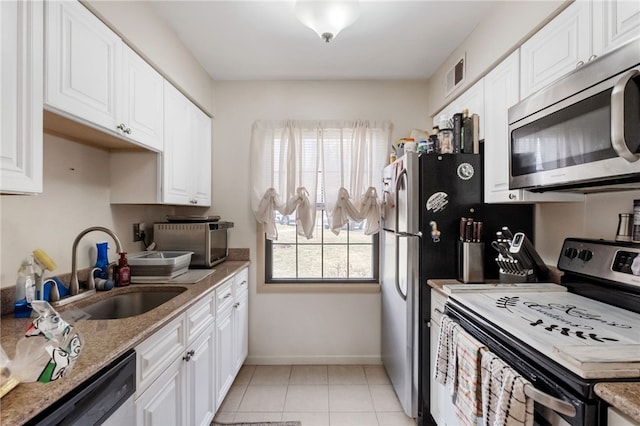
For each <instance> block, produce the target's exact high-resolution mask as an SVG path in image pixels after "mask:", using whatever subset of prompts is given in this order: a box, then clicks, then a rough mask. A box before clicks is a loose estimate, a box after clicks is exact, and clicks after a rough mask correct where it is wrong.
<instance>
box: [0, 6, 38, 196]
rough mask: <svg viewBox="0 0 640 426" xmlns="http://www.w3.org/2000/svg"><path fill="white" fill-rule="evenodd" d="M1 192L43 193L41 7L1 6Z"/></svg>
mask: <svg viewBox="0 0 640 426" xmlns="http://www.w3.org/2000/svg"><path fill="white" fill-rule="evenodd" d="M0 47H1V48H2V56H1V57H0V98H1V99H2V108H1V109H0V192H1V193H3V194H11V193H38V192H42V99H43V88H42V85H43V59H42V55H43V5H42V2H41V1H29V2H24V1H2V2H0Z"/></svg>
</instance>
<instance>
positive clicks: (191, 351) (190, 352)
mask: <svg viewBox="0 0 640 426" xmlns="http://www.w3.org/2000/svg"><path fill="white" fill-rule="evenodd" d="M195 354H196V351H195V350H194V349H191V350H190V351H187V353H186V355H185V356H183V357H182V359H183V360H185V361H187V362H189V361H191V358H192V357H193V356H194V355H195Z"/></svg>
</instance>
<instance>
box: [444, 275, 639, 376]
mask: <svg viewBox="0 0 640 426" xmlns="http://www.w3.org/2000/svg"><path fill="white" fill-rule="evenodd" d="M454 287H455V288H454ZM564 290H565V288H564V287H562V286H556V285H543V286H542V288H538V287H536V286H535V285H528V286H512V285H505V286H501V285H497V286H496V285H488V286H483V285H466V286H459V285H457V286H451V287H449V288H447V289H445V291H448V292H450V297H451V298H453V299H455V300H457V301H458V302H460V303H461V304H463V305H464V306H465V307H467V308H469V309H470V310H472V311H474V312H475V313H476V314H477V315H479V316H480V317H482V318H484V319H485V320H487V321H488V322H490V323H492V324H493V325H495V326H496V327H499V328H501V329H502V330H504V331H506V332H507V333H509V334H511V335H512V336H514V337H516V338H517V339H519V340H521V341H522V342H524V343H525V344H527V345H529V346H531V347H532V348H534V349H536V350H537V351H539V352H541V353H543V354H544V355H546V356H547V357H549V358H551V359H553V360H554V361H556V362H558V363H559V364H561V365H563V366H564V367H566V368H568V369H570V370H571V371H573V372H575V373H576V374H578V375H579V376H581V377H584V378H597V377H640V314H638V313H635V312H631V311H627V310H624V309H621V308H617V307H615V306H611V305H607V304H604V303H601V302H598V301H596V300H593V299H589V298H586V297H583V296H579V295H576V294H573V293H568V292H566V291H564Z"/></svg>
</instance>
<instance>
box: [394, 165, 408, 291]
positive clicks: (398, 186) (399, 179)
mask: <svg viewBox="0 0 640 426" xmlns="http://www.w3.org/2000/svg"><path fill="white" fill-rule="evenodd" d="M406 180H407V169H402V171H401V172H400V173H399V174H398V177H397V178H396V188H395V189H396V191H395V192H396V193H395V204H396V208H397V209H398V206H399V205H400V190H401V189H405V188H402V184H403V181H406ZM395 225H396V226H395V233H394V234H395V237H396V261H395V268H396V271H395V281H396V291H397V292H398V294H399V295H400V297H402V299H403V300H407V294H406V293H403V292H402V288H401V287H400V250H399V247H400V244H399V237H400V234H401V232H399V231H398V229H399V227H400V210H399V209H398V210H397V211H396V224H395Z"/></svg>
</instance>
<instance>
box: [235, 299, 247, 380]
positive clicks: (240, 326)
mask: <svg viewBox="0 0 640 426" xmlns="http://www.w3.org/2000/svg"><path fill="white" fill-rule="evenodd" d="M233 307H234V309H233V317H234V318H233V319H234V333H235V344H234V345H233V348H234V359H235V368H234V372H236V373H237V372H238V371H239V370H240V367H242V364H243V363H244V360H245V359H247V355H248V354H249V293H248V292H247V291H243V292H241V293H240V294H239V295H238V296H237V297H236V303H235V304H234V305H233Z"/></svg>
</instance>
